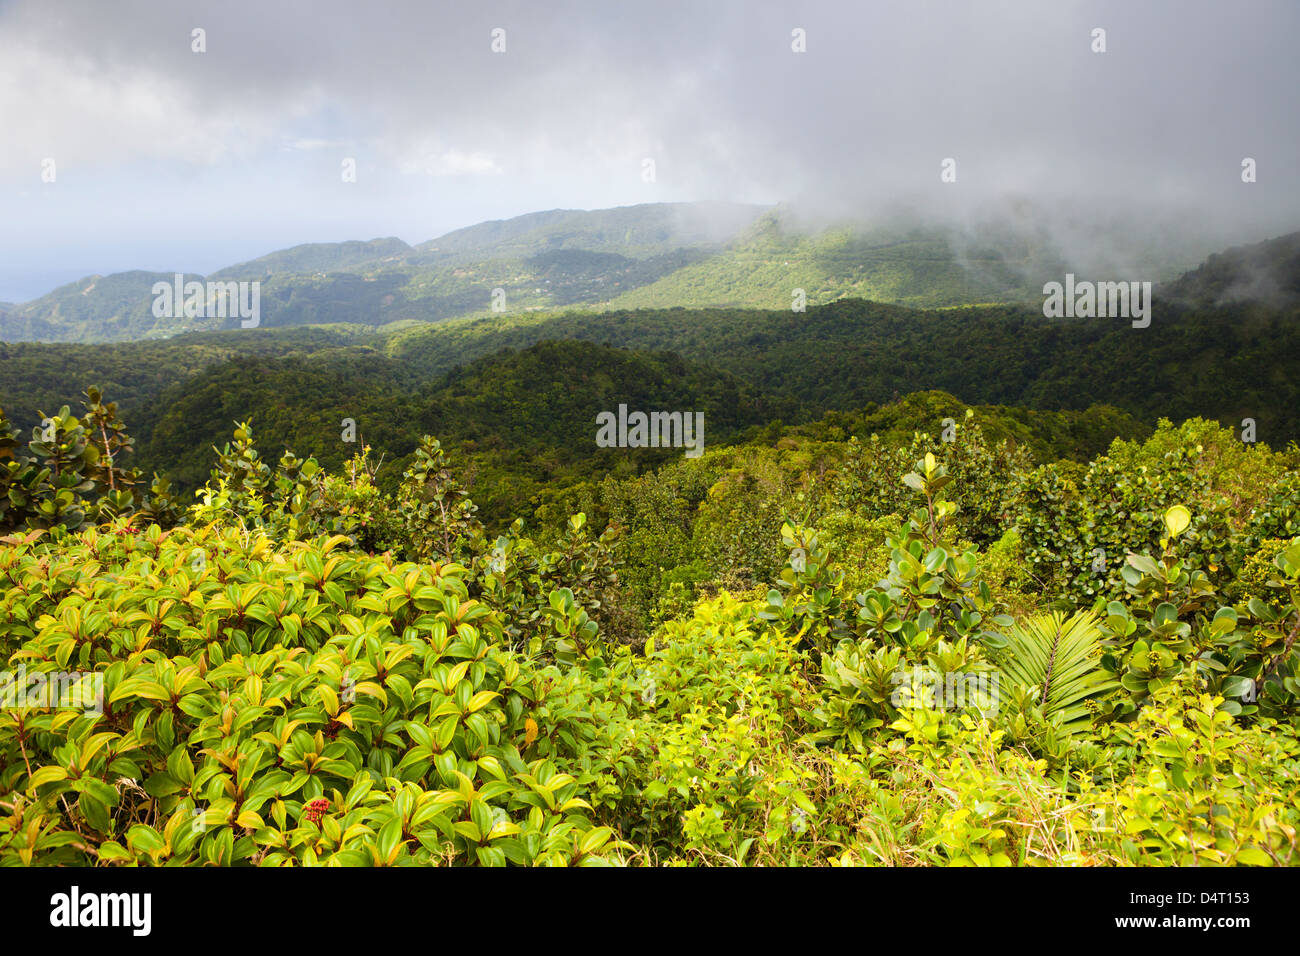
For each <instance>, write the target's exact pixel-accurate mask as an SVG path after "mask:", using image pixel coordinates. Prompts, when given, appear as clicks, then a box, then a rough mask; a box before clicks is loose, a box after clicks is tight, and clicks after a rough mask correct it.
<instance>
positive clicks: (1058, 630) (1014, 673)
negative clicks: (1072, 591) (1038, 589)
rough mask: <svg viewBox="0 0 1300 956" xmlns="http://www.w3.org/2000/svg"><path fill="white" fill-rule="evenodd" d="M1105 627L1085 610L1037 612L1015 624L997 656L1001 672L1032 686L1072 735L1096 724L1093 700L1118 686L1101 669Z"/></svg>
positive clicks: (1039, 700) (1049, 714) (1038, 699)
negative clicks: (1090, 703)
mask: <svg viewBox="0 0 1300 956" xmlns="http://www.w3.org/2000/svg"><path fill="white" fill-rule="evenodd" d="M1101 635H1102V630H1101V627H1100V625H1099V623H1098V621H1097V618H1096V617H1095V616H1094V615H1093V614H1092V613H1090V612H1087V611H1082V612H1080V613H1078V614H1075V615H1074V616H1072V617H1070V618H1068V619H1067V618H1066V617H1065V615H1063V614H1060V613H1052V614H1036V615H1034V616H1033V617H1030V618H1026V619H1025V620H1024V621H1022V622H1020V623H1018V624H1015V625H1013V626H1012V627H1011V628H1010V629H1009V630H1008V631H1007V633H1006V639H1007V644H1006V646H1005V647H1004V648H1003V649H1002V650H1001V652H1000V653H999V655H998V666H999V669H1000V670H1001V672H1002V676H1003V677H1004V678H1006V679H1007V680H1008V681H1009V682H1010V683H1011V684H1013V685H1015V686H1018V687H1020V688H1023V689H1029V688H1033V689H1034V690H1035V692H1036V702H1037V704H1038V706H1039V707H1040V708H1041V709H1042V711H1043V714H1044V716H1046V717H1047V718H1048V719H1049V720H1050V719H1051V718H1053V717H1055V716H1056V715H1058V714H1059V715H1060V716H1061V719H1062V721H1063V723H1064V730H1065V732H1066V734H1067V735H1073V734H1076V733H1079V732H1080V731H1083V730H1086V729H1087V728H1088V726H1089V725H1090V723H1091V717H1090V714H1089V710H1088V701H1089V700H1091V699H1093V698H1094V697H1098V696H1101V695H1103V694H1107V693H1110V692H1111V691H1112V690H1114V689H1115V688H1117V687H1118V686H1119V684H1118V682H1117V681H1115V680H1113V679H1112V678H1110V677H1109V676H1108V675H1107V674H1106V672H1105V671H1103V670H1102V668H1101V654H1102V647H1101Z"/></svg>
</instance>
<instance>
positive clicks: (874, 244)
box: [0, 202, 1196, 342]
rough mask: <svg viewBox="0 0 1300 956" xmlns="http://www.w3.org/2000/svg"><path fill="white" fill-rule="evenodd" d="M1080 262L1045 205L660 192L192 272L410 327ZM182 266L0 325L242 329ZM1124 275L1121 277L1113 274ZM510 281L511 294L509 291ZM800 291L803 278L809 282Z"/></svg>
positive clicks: (334, 316)
mask: <svg viewBox="0 0 1300 956" xmlns="http://www.w3.org/2000/svg"><path fill="white" fill-rule="evenodd" d="M1131 254H1132V255H1137V256H1139V258H1140V259H1141V262H1133V263H1130V264H1129V265H1127V266H1125V271H1126V272H1128V271H1132V270H1134V269H1137V270H1138V271H1139V272H1140V274H1141V277H1142V278H1149V279H1150V280H1151V281H1159V280H1163V279H1170V278H1172V277H1173V276H1175V275H1177V273H1178V271H1179V270H1180V269H1181V268H1183V267H1186V266H1190V265H1191V264H1193V263H1194V262H1195V261H1196V259H1188V258H1187V256H1188V252H1187V249H1185V248H1182V247H1177V248H1176V249H1171V250H1170V251H1168V252H1167V253H1159V252H1156V251H1146V252H1143V253H1131ZM1079 268H1080V265H1079V263H1078V262H1076V261H1075V259H1074V257H1073V255H1072V254H1067V252H1066V251H1064V250H1062V249H1061V248H1060V247H1059V240H1058V239H1057V238H1055V236H1054V234H1053V233H1052V232H1051V230H1049V229H1047V228H1046V227H1045V226H1044V225H1043V224H1042V223H1041V222H1038V221H1037V220H1036V219H1035V218H1034V215H1031V214H1028V213H1026V214H1023V215H1021V216H1019V217H1013V218H1012V219H1011V220H1007V219H1004V218H998V217H996V216H991V218H989V219H988V220H979V221H977V222H975V223H974V224H972V225H968V226H966V227H963V228H961V229H955V228H949V227H940V226H938V225H936V224H934V223H930V222H926V221H923V220H920V219H917V218H914V217H908V216H904V215H901V214H895V215H892V216H891V217H886V218H879V219H874V220H864V221H859V220H855V219H853V218H852V217H849V218H846V219H844V220H842V221H840V220H834V221H832V220H813V219H805V218H801V216H800V215H799V214H798V213H797V212H796V211H795V210H793V209H791V208H788V207H776V208H768V209H765V208H764V207H758V206H749V205H743V204H733V203H714V202H698V203H649V204H643V205H638V206H627V207H620V208H615V209H603V210H592V211H583V210H550V211H547V212H540V213H530V214H527V215H524V216H517V217H514V218H512V219H507V220H499V221H494V222H485V223H479V224H477V225H474V226H470V227H467V228H465V229H459V230H455V231H453V232H451V233H448V234H446V235H445V236H442V237H439V238H437V239H433V240H429V241H428V242H423V243H420V244H418V245H415V246H409V245H407V244H406V243H405V242H403V241H402V240H400V239H396V238H387V239H372V240H370V241H367V242H360V241H349V242H341V243H309V244H305V245H300V246H294V247H292V248H290V249H284V250H280V251H277V252H272V253H269V254H267V255H265V256H261V257H259V258H256V259H253V260H250V261H248V262H244V263H240V264H238V265H233V266H229V267H226V268H223V269H220V270H218V271H216V272H214V273H212V274H211V275H209V276H201V275H195V274H189V273H184V274H183V275H184V279H185V281H199V282H205V283H206V282H218V281H253V280H256V281H258V282H260V283H261V287H260V314H259V316H258V322H259V324H260V327H263V328H273V327H282V326H291V325H319V324H329V323H339V322H344V323H356V324H363V325H369V326H373V327H383V326H392V327H399V326H400V325H402V324H404V323H408V324H409V323H416V324H429V323H436V322H441V321H444V320H447V319H450V318H455V317H462V316H490V315H492V314H494V311H495V310H497V309H498V307H499V308H501V309H504V311H505V312H507V313H510V314H517V313H520V312H533V311H545V310H553V309H556V308H562V307H566V306H575V305H582V306H585V307H588V308H590V309H592V310H596V309H609V308H615V309H618V308H643V307H665V308H666V307H695V308H703V307H718V308H735V307H744V308H768V309H784V308H788V307H790V306H791V304H792V303H793V302H794V301H795V298H796V297H797V296H799V295H801V296H802V297H803V298H804V299H805V300H806V302H807V303H808V304H810V305H817V304H825V303H828V302H833V301H836V300H838V299H842V298H847V297H853V298H865V299H870V300H873V301H880V302H887V303H892V304H901V305H909V306H913V307H920V308H935V307H953V306H966V305H973V304H990V303H992V304H1028V305H1031V306H1032V304H1033V303H1034V302H1035V301H1041V295H1042V293H1041V288H1042V285H1043V283H1044V282H1045V281H1049V280H1059V279H1061V278H1062V276H1063V275H1064V274H1065V273H1066V272H1068V271H1072V270H1073V271H1078V270H1079ZM174 277H175V273H153V272H124V273H115V274H113V275H108V276H98V275H95V276H88V277H86V278H84V279H80V280H78V281H76V282H72V283H68V284H65V285H64V286H61V287H60V288H58V289H55V290H53V291H51V292H50V293H48V294H46V295H44V296H41V297H39V298H37V299H34V300H32V301H30V302H26V303H22V304H19V305H15V306H13V307H12V308H9V309H7V310H5V311H0V340H4V341H11V342H12V341H69V342H114V341H127V340H138V339H151V338H166V337H171V336H174V335H178V334H182V333H185V332H193V331H202V330H216V329H226V330H231V329H237V328H239V327H240V323H241V319H240V318H236V317H221V316H215V315H188V316H187V315H183V314H178V312H177V311H173V312H171V313H167V314H163V315H161V316H158V315H155V314H154V305H155V298H154V295H153V293H152V291H151V290H152V289H153V287H154V284H155V283H157V282H164V283H169V284H170V283H171V282H172V281H173V280H174ZM1115 278H1120V276H1115ZM498 290H499V292H498ZM796 290H798V292H796Z"/></svg>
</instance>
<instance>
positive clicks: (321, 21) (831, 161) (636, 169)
mask: <svg viewBox="0 0 1300 956" xmlns="http://www.w3.org/2000/svg"><path fill="white" fill-rule="evenodd" d="M1297 27H1300V8H1297V7H1296V6H1295V5H1294V4H1292V3H1288V2H1285V0H1274V2H1264V0H1248V2H1244V3H1237V4H1233V5H1230V6H1229V5H1224V4H1219V3H1213V2H1208V0H1194V2H1178V3H1174V2H1152V3H1143V4H1136V5H1135V4H1126V3H1121V2H1065V3H1053V4H1050V5H1048V4H1041V3H1034V2H1028V0H1025V2H1005V3H996V4H995V3H985V4H974V5H969V6H967V5H962V6H957V5H953V4H950V3H941V2H932V3H925V2H921V3H917V2H908V3H903V2H889V3H872V4H853V3H824V4H817V5H814V6H812V7H810V6H809V5H806V4H798V3H772V2H768V3H740V2H718V3H711V4H708V5H699V4H692V3H687V2H666V3H660V4H654V5H646V6H628V7H624V6H622V5H619V6H618V7H617V8H614V7H611V6H607V5H601V4H597V3H591V2H581V3H577V2H570V3H558V4H548V5H546V6H545V7H544V8H543V7H538V6H537V5H534V4H528V3H522V2H506V3H500V2H488V3H480V4H475V5H473V6H471V7H464V6H459V5H452V4H429V3H425V2H416V0H411V2H404V0H393V2H388V3H383V4H380V5H377V6H374V7H368V8H366V9H365V10H364V11H363V10H361V9H359V8H358V7H357V6H356V5H355V4H354V3H350V2H348V3H345V2H342V0H322V2H318V3H313V4H312V5H311V6H310V8H306V7H302V6H299V5H267V4H261V3H253V2H251V0H223V2H220V3H217V2H208V0H203V2H193V3H186V4H180V5H164V4H158V3H152V2H146V0H124V2H120V3H115V4H112V5H106V4H102V3H98V2H94V0H66V2H61V3H58V4H53V5H52V4H49V3H45V2H39V0H5V2H0V115H2V116H4V118H5V137H4V143H3V146H0V222H3V223H4V228H3V230H0V259H2V260H3V262H4V265H3V267H2V268H0V300H5V301H16V302H21V301H26V300H28V299H31V298H35V297H36V296H39V295H41V294H43V293H45V292H48V291H50V289H52V288H53V287H54V286H56V285H58V284H59V283H60V282H63V281H70V280H72V279H75V278H79V277H81V276H83V275H88V274H92V273H98V274H104V275H107V274H109V273H112V272H116V271H125V270H128V269H144V270H151V271H159V272H168V271H173V270H185V271H192V272H210V271H213V270H216V269H218V268H221V267H224V266H227V265H229V264H231V263H232V262H238V261H246V260H249V259H252V258H255V257H258V256H261V255H264V254H266V253H267V252H269V251H271V250H274V249H283V248H288V247H292V246H296V245H299V244H301V243H305V242H323V241H331V242H341V241H346V240H366V239H369V238H372V237H376V236H395V237H398V238H400V239H401V240H403V241H405V242H407V243H409V244H412V245H414V244H417V243H422V242H425V241H427V240H428V239H429V238H430V237H432V236H438V235H442V234H445V233H448V232H450V231H452V230H455V229H458V228H461V227H466V226H470V225H473V224H475V223H479V222H483V221H488V220H494V219H508V218H511V217H514V216H518V215H521V214H524V213H530V212H535V211H538V210H546V209H553V208H561V209H593V208H604V207H613V206H623V205H634V204H638V203H647V202H663V201H691V200H704V199H708V200H722V201H730V202H743V203H759V204H774V203H783V204H786V206H787V208H790V209H793V210H798V214H799V215H800V216H802V217H804V218H805V219H807V220H808V221H809V222H810V223H812V224H813V225H814V226H817V227H820V226H822V225H824V224H826V223H829V222H834V221H842V220H844V219H854V220H857V221H860V222H866V223H871V222H875V221H878V220H879V219H880V218H882V217H885V216H886V215H887V214H892V213H895V212H897V211H898V210H902V211H904V212H905V214H906V215H907V216H909V217H912V218H913V219H915V220H917V221H922V222H938V223H941V224H943V225H944V226H945V227H946V228H951V229H955V230H956V231H957V233H958V235H962V234H964V233H966V232H968V231H971V229H972V227H971V226H970V224H971V223H972V222H978V223H983V222H986V221H987V220H988V219H989V217H990V214H989V210H994V211H995V212H996V214H997V215H998V216H1001V217H1003V218H1005V219H1007V220H1008V221H1010V222H1015V221H1016V218H1017V216H1018V215H1019V213H1018V212H1017V210H1018V209H1020V208H1022V207H1021V206H1020V205H1019V204H1021V203H1023V202H1024V201H1025V200H1026V199H1032V202H1033V207H1032V208H1033V218H1032V223H1031V226H1032V229H1033V230H1036V231H1039V232H1044V233H1046V234H1047V235H1049V236H1050V238H1051V240H1052V242H1053V244H1054V245H1056V246H1057V247H1060V248H1062V249H1066V250H1067V252H1068V253H1069V255H1070V257H1071V258H1072V259H1073V260H1076V261H1087V262H1095V263H1096V264H1097V265H1096V268H1099V269H1100V268H1105V269H1115V270H1133V269H1141V268H1145V265H1144V263H1143V261H1142V257H1143V255H1144V254H1146V253H1149V252H1151V250H1152V249H1153V247H1154V246H1161V250H1160V252H1161V256H1160V257H1162V258H1176V259H1179V260H1180V261H1183V260H1186V259H1188V258H1191V259H1193V260H1195V259H1197V258H1198V257H1199V256H1201V255H1203V254H1204V253H1206V252H1209V251H1211V250H1212V249H1215V248H1221V247H1223V246H1224V245H1226V244H1230V243H1233V242H1247V241H1259V240H1262V239H1266V238H1269V237H1271V236H1275V235H1280V234H1282V233H1285V232H1289V231H1293V230H1294V229H1295V228H1296V226H1297V224H1300V211H1298V208H1297V193H1296V190H1295V189H1294V186H1293V172H1292V171H1293V170H1294V169H1295V168H1296V167H1297V161H1298V160H1300V132H1298V130H1297V123H1296V122H1295V110H1294V91H1295V86H1296V84H1295V79H1296V77H1295V67H1294V63H1295V58H1294V56H1293V55H1292V52H1291V49H1290V47H1291V44H1292V43H1293V40H1294V37H1295V36H1296V34H1297ZM1097 28H1101V29H1104V30H1105V42H1106V50H1105V52H1104V53H1101V52H1094V50H1093V46H1094V45H1095V44H1096V40H1094V39H1093V31H1094V30H1095V29H1097ZM196 29H201V30H203V31H204V33H203V34H202V41H203V43H202V45H203V46H204V52H201V53H200V52H195V50H194V47H195V45H196V44H197V43H198V41H197V40H196V39H195V38H194V31H195V30H196ZM494 30H502V31H504V33H503V34H498V35H497V36H498V38H499V43H498V45H500V44H501V43H503V44H504V49H503V50H502V52H493V44H494V42H497V41H494V34H493V31H494ZM796 30H800V31H804V32H803V33H802V34H801V35H800V36H799V37H792V31H796ZM800 37H802V42H803V43H804V44H805V47H806V52H802V53H798V52H795V51H794V50H793V49H792V45H798V44H799V43H800V42H801V40H800ZM948 158H951V159H954V160H955V161H956V162H955V172H956V179H955V181H954V182H946V183H945V182H941V180H940V164H941V162H942V161H943V160H945V159H948ZM1245 158H1251V159H1254V160H1255V161H1256V163H1257V170H1258V173H1257V181H1256V182H1254V183H1249V184H1247V183H1243V182H1242V178H1241V172H1242V170H1241V164H1242V161H1243V159H1245ZM349 159H350V160H354V161H355V168H356V181H355V182H344V181H343V177H342V175H341V168H342V165H343V163H344V162H345V161H346V160H349ZM50 160H52V161H53V167H52V168H53V169H54V171H55V173H56V175H55V178H54V181H52V182H49V181H44V180H43V178H42V175H43V172H44V171H45V170H47V169H48V168H50V167H48V166H47V165H46V163H47V161H50ZM647 161H652V162H653V164H654V167H653V168H654V178H653V180H654V181H652V182H648V181H646V179H647V177H646V175H645V173H646V169H647V166H646V162H647ZM972 241H976V238H973V239H972ZM977 241H978V242H987V241H988V237H987V236H986V235H981V236H979V237H977Z"/></svg>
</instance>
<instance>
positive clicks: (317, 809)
mask: <svg viewBox="0 0 1300 956" xmlns="http://www.w3.org/2000/svg"><path fill="white" fill-rule="evenodd" d="M329 808H330V802H329V801H328V800H326V799H325V798H324V797H320V798H318V799H316V800H313V801H312V802H311V803H309V804H307V808H306V809H305V810H303V813H302V815H303V817H305V818H306V820H307V821H308V822H309V823H319V822H320V818H321V817H323V816H324V815H325V811H326V810H328V809H329Z"/></svg>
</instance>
